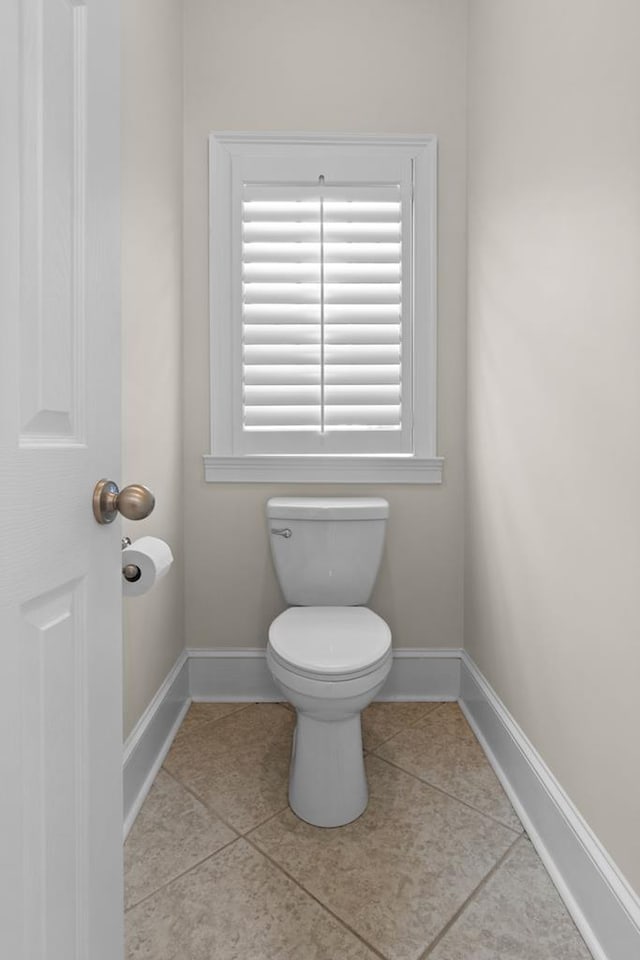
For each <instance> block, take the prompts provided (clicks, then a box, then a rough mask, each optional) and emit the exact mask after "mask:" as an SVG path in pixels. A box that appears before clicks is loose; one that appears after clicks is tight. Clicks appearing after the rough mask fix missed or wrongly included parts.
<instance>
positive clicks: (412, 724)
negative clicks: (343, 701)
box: [362, 700, 450, 754]
mask: <svg viewBox="0 0 640 960" xmlns="http://www.w3.org/2000/svg"><path fill="white" fill-rule="evenodd" d="M373 702H374V703H375V702H376V701H375V700H374V701H373ZM395 702H396V703H411V702H413V703H420V702H422V703H425V704H426V703H434V706H433V708H432V709H431V710H428V711H427V712H426V713H425V714H423V715H422V716H421V717H418V718H417V720H412V721H411V722H410V723H405V724H403V726H401V727H400V729H399V730H396V731H395V733H392V734H390V735H389V736H388V737H385V738H384V740H381V741H380V743H376V745H375V747H373V749H372V750H365V751H364V752H365V754H372V753H375V752H376V750H378V748H379V747H381V746H382V745H383V744H385V743H388V742H389V740H393V738H394V737H397V736H398V734H399V733H402V731H403V730H409V729H410V728H411V727H415V726H417V725H418V724H419V723H421V722H422V721H423V720H426V719H427V717H430V716H431V714H432V713H435V712H436V710H437V709H438V708H439V707H441V706H443V704H445V703H449V702H450V701H447V700H442V701H440V702H434V701H433V700H424V701H419V700H414V701H410V700H404V701H403V700H400V701H395ZM378 703H394V701H393V700H379V701H378ZM366 709H368V708H367V707H365V710H366ZM362 712H363V714H364V710H363V711H362Z"/></svg>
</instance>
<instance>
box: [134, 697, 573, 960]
mask: <svg viewBox="0 0 640 960" xmlns="http://www.w3.org/2000/svg"><path fill="white" fill-rule="evenodd" d="M294 722H295V715H294V713H293V711H292V710H291V709H290V708H288V707H287V706H286V705H282V704H272V703H269V704H264V703H263V704H223V703H215V704H193V705H192V706H191V708H190V710H189V712H188V714H187V716H186V718H185V721H184V723H183V724H182V727H181V728H180V730H179V732H178V735H177V737H176V739H175V741H174V743H173V746H172V748H171V750H170V752H169V754H168V756H167V758H166V760H165V764H164V768H163V769H162V770H161V771H160V773H159V774H158V776H157V778H156V781H155V783H154V785H153V787H152V788H151V791H150V793H149V796H148V798H147V800H146V801H145V804H144V806H143V808H142V810H141V812H140V814H139V816H138V819H137V820H136V822H135V824H134V826H133V828H132V830H131V833H130V835H129V838H128V840H127V843H126V846H125V880H126V907H127V914H126V926H127V960H375V958H384V960H423V958H427V957H429V958H430V960H589V958H590V954H589V952H588V951H587V949H586V947H585V945H584V943H583V941H582V940H581V938H580V936H579V934H578V932H577V930H576V928H575V927H574V925H573V923H572V921H571V919H570V917H569V916H568V914H567V912H566V910H565V908H564V906H563V904H562V902H561V900H560V898H559V897H558V894H557V893H556V891H555V888H554V887H553V885H552V883H551V881H550V880H549V878H548V876H547V874H546V873H545V870H544V868H543V866H542V864H541V863H540V860H539V859H538V857H537V855H536V854H535V852H534V850H533V848H532V847H531V844H530V843H529V841H528V839H527V837H526V836H525V835H524V833H523V832H522V827H521V826H520V823H519V821H518V818H517V817H516V815H515V813H514V812H513V810H512V808H511V806H510V804H509V801H508V800H507V798H506V796H505V794H504V792H503V791H502V788H501V787H500V784H499V783H498V781H497V779H496V778H495V776H494V774H493V771H492V770H491V768H490V766H489V764H488V763H487V760H486V759H485V757H484V754H483V753H482V750H481V749H480V747H479V745H478V743H477V741H476V739H475V737H474V735H473V733H472V732H471V730H470V728H469V726H468V725H467V723H466V721H465V719H464V717H463V715H462V713H461V711H460V709H459V707H458V706H457V704H452V703H442V704H439V703H374V704H372V705H371V706H370V707H369V708H368V709H367V710H366V711H365V713H364V716H363V734H364V744H365V751H366V753H367V758H366V763H367V773H368V778H369V789H370V801H369V806H368V808H367V810H366V812H365V813H364V814H363V816H362V817H360V819H359V820H357V821H355V822H354V823H352V824H349V825H348V826H346V827H339V828H336V829H331V830H322V829H318V828H317V827H311V826H309V825H308V824H306V823H303V822H302V821H301V820H298V819H297V817H295V816H294V815H293V814H292V813H291V811H290V810H289V808H288V807H287V768H288V762H289V749H290V744H291V734H292V730H293V726H294Z"/></svg>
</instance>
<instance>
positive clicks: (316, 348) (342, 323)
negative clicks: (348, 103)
mask: <svg viewBox="0 0 640 960" xmlns="http://www.w3.org/2000/svg"><path fill="white" fill-rule="evenodd" d="M241 264H242V390H243V399H242V425H243V430H244V431H249V432H252V431H255V432H259V431H263V432H268V431H280V432H286V431H288V432H300V431H305V432H313V433H317V434H320V435H326V434H329V433H335V432H338V431H342V432H353V431H399V430H400V429H401V427H402V410H403V398H402V204H401V199H400V190H399V187H397V186H394V185H384V186H377V187H376V186H362V185H359V184H358V185H354V186H339V187H332V186H331V185H322V186H314V187H309V186H293V185H287V184H282V185H280V184H269V185H268V186H263V185H252V184H245V185H244V191H243V198H242V255H241Z"/></svg>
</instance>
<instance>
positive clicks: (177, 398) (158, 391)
mask: <svg viewBox="0 0 640 960" xmlns="http://www.w3.org/2000/svg"><path fill="white" fill-rule="evenodd" d="M181 8H182V4H181V2H180V0H128V2H126V3H124V4H123V5H122V16H123V50H122V53H123V64H122V334H123V343H122V346H123V378H122V379H123V468H122V483H131V482H140V483H146V484H148V485H149V486H150V487H151V489H152V490H153V491H154V493H155V494H156V498H157V506H156V509H155V511H154V513H153V514H152V515H151V517H150V518H149V519H148V520H143V521H141V522H139V523H137V524H132V523H128V524H127V523H125V524H124V525H123V532H124V533H125V534H128V535H129V536H130V537H131V538H132V539H135V538H136V537H140V536H145V535H151V536H158V537H162V538H163V539H165V540H167V541H168V542H169V544H170V545H171V548H172V550H173V552H174V554H175V558H176V562H175V564H174V566H173V569H172V570H171V571H170V572H169V573H168V575H167V577H166V578H165V579H164V580H162V581H161V582H160V583H159V584H157V585H156V587H155V588H154V589H153V591H152V592H151V593H149V594H147V595H146V596H143V597H136V598H129V599H125V601H124V613H125V623H124V636H125V648H124V663H125V678H124V679H125V691H124V692H125V696H124V706H125V716H124V733H125V736H126V735H127V734H128V733H129V732H130V730H131V728H132V727H133V726H134V724H135V722H136V721H137V719H138V718H139V717H140V715H141V714H142V712H143V711H144V709H145V707H146V706H147V704H148V703H149V701H150V700H151V698H152V697H153V695H154V694H155V692H156V690H157V689H158V687H159V686H160V685H161V683H162V681H163V680H164V678H165V677H166V675H167V673H168V672H169V670H170V669H171V667H172V665H173V663H174V662H175V660H176V658H177V656H178V654H179V653H180V651H181V650H182V648H183V645H184V602H183V561H182V529H183V517H182V347H181V337H182V334H181V295H182V291H181V259H182V44H181V35H182V16H181Z"/></svg>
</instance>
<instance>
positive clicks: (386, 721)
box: [362, 700, 439, 750]
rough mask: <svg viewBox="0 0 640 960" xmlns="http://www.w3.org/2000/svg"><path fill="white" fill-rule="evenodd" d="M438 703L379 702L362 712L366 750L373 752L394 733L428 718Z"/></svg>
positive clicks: (363, 737) (363, 738)
mask: <svg viewBox="0 0 640 960" xmlns="http://www.w3.org/2000/svg"><path fill="white" fill-rule="evenodd" d="M438 706H439V704H437V703H423V702H414V703H408V702H407V703H395V702H394V703H384V702H382V701H380V700H377V701H376V702H375V703H372V704H371V705H370V706H368V707H367V708H366V709H365V710H363V712H362V741H363V744H364V749H365V750H373V749H375V747H378V746H379V745H380V744H381V743H383V742H384V741H385V740H388V739H389V737H392V736H393V735H394V733H398V732H399V731H400V730H402V729H403V728H404V727H408V726H411V724H413V723H415V722H416V721H417V720H421V719H422V718H423V717H426V716H427V714H428V713H431V711H432V710H434V709H435V708H436V707H438Z"/></svg>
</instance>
